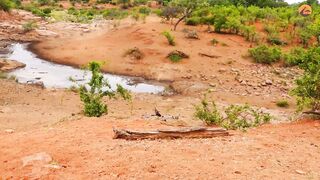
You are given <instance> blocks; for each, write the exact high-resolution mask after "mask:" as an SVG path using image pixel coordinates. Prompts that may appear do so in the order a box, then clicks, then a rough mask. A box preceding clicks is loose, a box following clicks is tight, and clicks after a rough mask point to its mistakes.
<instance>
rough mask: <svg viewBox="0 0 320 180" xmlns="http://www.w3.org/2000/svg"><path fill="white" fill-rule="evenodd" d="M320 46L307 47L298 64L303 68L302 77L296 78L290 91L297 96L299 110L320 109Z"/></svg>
mask: <svg viewBox="0 0 320 180" xmlns="http://www.w3.org/2000/svg"><path fill="white" fill-rule="evenodd" d="M319 59H320V47H314V48H311V49H309V50H308V51H307V52H306V54H305V55H304V60H303V62H302V63H301V64H300V65H299V67H300V68H302V69H303V70H304V74H303V75H302V77H300V78H299V79H297V80H296V88H294V89H293V91H292V93H293V95H295V96H296V97H297V104H298V107H299V110H302V109H304V108H310V109H311V110H312V111H320V61H319Z"/></svg>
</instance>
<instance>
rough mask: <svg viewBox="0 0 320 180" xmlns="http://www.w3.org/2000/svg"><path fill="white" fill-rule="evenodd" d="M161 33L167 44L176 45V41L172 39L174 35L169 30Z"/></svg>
mask: <svg viewBox="0 0 320 180" xmlns="http://www.w3.org/2000/svg"><path fill="white" fill-rule="evenodd" d="M162 35H163V36H165V37H166V38H167V40H168V43H169V45H171V46H175V45H176V42H175V40H174V36H173V35H172V34H171V33H170V32H169V31H164V32H162Z"/></svg>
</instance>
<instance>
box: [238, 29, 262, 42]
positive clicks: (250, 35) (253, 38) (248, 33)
mask: <svg viewBox="0 0 320 180" xmlns="http://www.w3.org/2000/svg"><path fill="white" fill-rule="evenodd" d="M241 34H242V35H243V36H244V37H245V38H246V40H247V41H250V42H257V41H258V39H259V38H258V34H257V32H256V28H255V27H254V26H241Z"/></svg>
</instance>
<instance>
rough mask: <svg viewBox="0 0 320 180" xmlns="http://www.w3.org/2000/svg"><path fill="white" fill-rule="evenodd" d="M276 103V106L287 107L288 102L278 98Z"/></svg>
mask: <svg viewBox="0 0 320 180" xmlns="http://www.w3.org/2000/svg"><path fill="white" fill-rule="evenodd" d="M276 104H277V106H278V107H282V108H287V107H289V103H288V101H286V100H280V101H278V102H277V103H276Z"/></svg>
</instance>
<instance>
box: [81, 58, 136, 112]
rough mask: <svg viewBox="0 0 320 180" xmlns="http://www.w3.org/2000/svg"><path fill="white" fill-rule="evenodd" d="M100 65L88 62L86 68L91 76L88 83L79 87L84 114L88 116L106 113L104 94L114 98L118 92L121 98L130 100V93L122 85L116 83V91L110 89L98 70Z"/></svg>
mask: <svg viewBox="0 0 320 180" xmlns="http://www.w3.org/2000/svg"><path fill="white" fill-rule="evenodd" d="M100 66H101V65H100V64H99V63H97V62H94V61H93V62H90V63H89V67H88V69H89V70H90V71H91V73H92V78H91V80H90V82H89V83H87V84H85V85H81V86H80V89H79V92H80V99H81V101H82V102H83V103H84V114H85V115H86V116H89V117H100V116H101V115H103V114H105V113H108V107H107V105H106V104H104V103H103V102H102V98H103V97H104V96H107V97H109V98H116V95H117V94H119V95H120V96H121V97H122V98H123V99H125V100H131V95H130V93H129V92H128V91H127V90H126V89H124V88H123V87H122V86H120V85H117V89H116V91H114V90H112V89H111V86H110V84H109V83H108V81H107V80H105V79H104V77H103V74H102V73H101V71H100Z"/></svg>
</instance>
